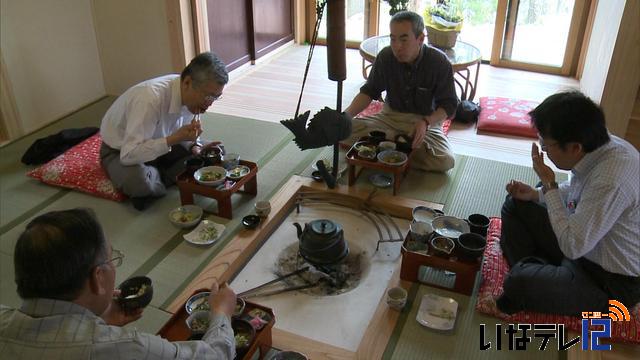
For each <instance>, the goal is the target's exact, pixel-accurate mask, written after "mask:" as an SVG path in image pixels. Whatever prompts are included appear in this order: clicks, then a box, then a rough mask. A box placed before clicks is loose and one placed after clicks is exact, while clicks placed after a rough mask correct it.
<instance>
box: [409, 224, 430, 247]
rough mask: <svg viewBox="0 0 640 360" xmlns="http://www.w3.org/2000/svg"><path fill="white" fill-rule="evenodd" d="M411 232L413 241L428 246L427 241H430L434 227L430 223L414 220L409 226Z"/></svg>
mask: <svg viewBox="0 0 640 360" xmlns="http://www.w3.org/2000/svg"><path fill="white" fill-rule="evenodd" d="M409 232H410V233H411V240H413V241H417V242H421V243H425V244H426V243H427V240H429V235H431V233H432V232H433V227H431V224H429V223H428V222H424V221H416V220H414V221H412V222H411V225H409Z"/></svg>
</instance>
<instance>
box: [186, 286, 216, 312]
mask: <svg viewBox="0 0 640 360" xmlns="http://www.w3.org/2000/svg"><path fill="white" fill-rule="evenodd" d="M209 294H210V292H209V291H203V292H199V293H197V294H194V295H192V296H191V297H190V298H189V300H187V302H186V303H185V304H184V309H185V310H186V311H187V314H191V313H192V312H195V311H207V312H208V311H209Z"/></svg>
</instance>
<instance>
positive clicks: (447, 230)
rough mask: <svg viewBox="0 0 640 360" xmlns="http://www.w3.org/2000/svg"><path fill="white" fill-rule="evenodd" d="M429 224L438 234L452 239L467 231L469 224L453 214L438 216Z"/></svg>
mask: <svg viewBox="0 0 640 360" xmlns="http://www.w3.org/2000/svg"><path fill="white" fill-rule="evenodd" d="M431 226H433V231H435V232H437V233H438V235H440V236H444V237H448V238H452V239H457V238H458V237H459V236H460V234H464V233H468V232H469V224H467V222H466V221H464V220H462V219H458V218H457V217H454V216H438V217H437V218H435V219H433V221H432V222H431Z"/></svg>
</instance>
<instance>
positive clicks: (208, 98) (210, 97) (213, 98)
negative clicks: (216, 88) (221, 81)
mask: <svg viewBox="0 0 640 360" xmlns="http://www.w3.org/2000/svg"><path fill="white" fill-rule="evenodd" d="M221 97H222V94H220V95H207V96H205V97H204V101H206V102H214V101H216V100H218V99H220V98H221Z"/></svg>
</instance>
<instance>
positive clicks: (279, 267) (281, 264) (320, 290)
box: [275, 243, 369, 296]
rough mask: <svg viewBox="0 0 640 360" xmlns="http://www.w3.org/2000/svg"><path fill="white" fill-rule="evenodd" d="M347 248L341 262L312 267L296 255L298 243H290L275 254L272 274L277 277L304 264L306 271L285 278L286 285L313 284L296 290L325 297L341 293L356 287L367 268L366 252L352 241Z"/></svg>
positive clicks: (298, 253)
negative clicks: (346, 252) (276, 256)
mask: <svg viewBox="0 0 640 360" xmlns="http://www.w3.org/2000/svg"><path fill="white" fill-rule="evenodd" d="M349 248H350V252H349V255H347V257H346V258H345V259H344V260H343V261H342V262H340V263H338V264H334V265H326V266H314V265H312V264H309V263H308V262H307V261H306V260H305V259H304V258H303V257H302V256H301V255H300V252H299V246H298V243H293V244H291V245H289V246H287V247H286V248H285V249H284V250H283V251H282V252H281V253H280V256H278V259H277V260H276V264H275V273H276V275H278V276H280V275H283V274H288V273H291V272H293V271H295V270H298V269H301V268H303V267H305V266H308V267H309V270H308V271H305V272H303V273H301V274H299V275H297V276H293V277H290V278H288V279H285V280H284V281H285V282H286V283H287V285H288V286H298V285H305V284H317V286H314V287H311V288H308V289H305V290H300V291H302V292H304V293H306V294H309V295H317V296H326V295H338V294H342V293H345V292H347V291H350V290H351V289H354V288H356V287H357V286H358V284H359V283H360V279H361V278H362V277H363V275H364V274H366V272H367V270H368V269H369V259H368V257H367V256H366V255H367V253H366V251H363V250H360V249H359V248H357V247H354V246H353V245H352V244H349Z"/></svg>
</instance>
